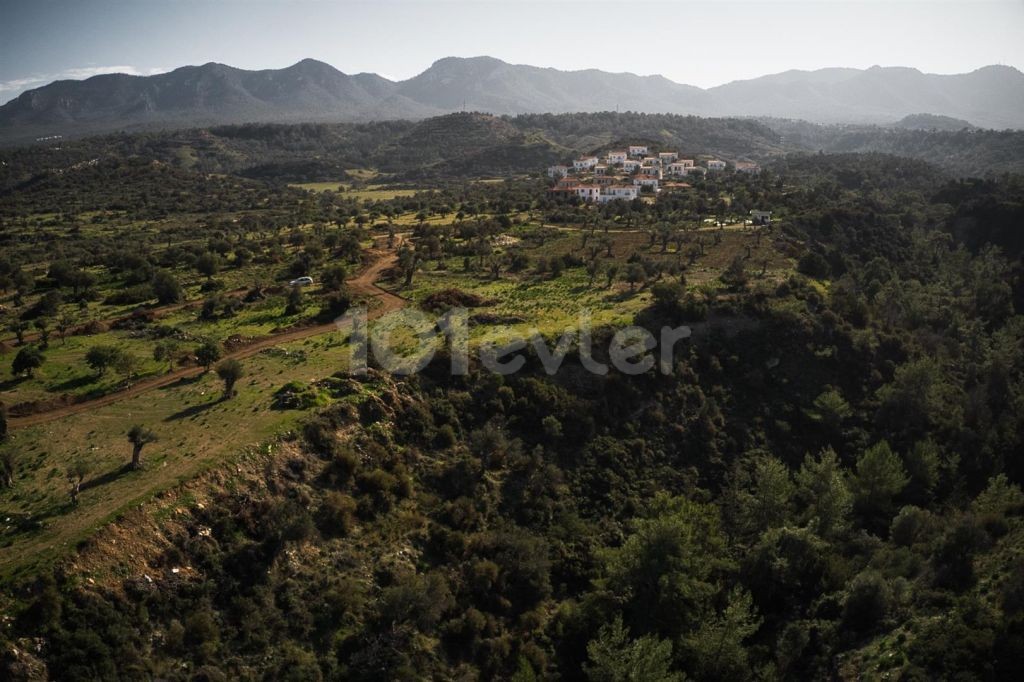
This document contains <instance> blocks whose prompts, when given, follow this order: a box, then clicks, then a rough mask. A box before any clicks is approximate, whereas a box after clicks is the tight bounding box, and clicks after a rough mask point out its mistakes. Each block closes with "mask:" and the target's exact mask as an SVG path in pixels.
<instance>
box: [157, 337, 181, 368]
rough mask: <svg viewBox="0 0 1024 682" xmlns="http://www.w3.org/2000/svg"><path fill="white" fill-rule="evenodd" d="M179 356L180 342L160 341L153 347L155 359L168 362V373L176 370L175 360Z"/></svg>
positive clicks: (172, 340) (171, 340)
mask: <svg viewBox="0 0 1024 682" xmlns="http://www.w3.org/2000/svg"><path fill="white" fill-rule="evenodd" d="M177 355H178V342H177V341H175V340H174V339H169V338H168V339H160V340H159V341H157V342H156V345H155V346H154V347H153V359H154V360H156V361H157V362H166V363H167V371H168V372H170V371H171V370H172V369H174V358H176V357H177Z"/></svg>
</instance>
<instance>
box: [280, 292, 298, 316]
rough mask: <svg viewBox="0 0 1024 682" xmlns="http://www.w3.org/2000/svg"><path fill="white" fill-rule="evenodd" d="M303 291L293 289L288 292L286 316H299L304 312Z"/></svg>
mask: <svg viewBox="0 0 1024 682" xmlns="http://www.w3.org/2000/svg"><path fill="white" fill-rule="evenodd" d="M302 305H303V304H302V290H301V289H300V288H299V287H292V288H291V289H290V290H289V291H288V302H287V303H286V304H285V306H284V314H285V315H297V314H298V313H301V312H302Z"/></svg>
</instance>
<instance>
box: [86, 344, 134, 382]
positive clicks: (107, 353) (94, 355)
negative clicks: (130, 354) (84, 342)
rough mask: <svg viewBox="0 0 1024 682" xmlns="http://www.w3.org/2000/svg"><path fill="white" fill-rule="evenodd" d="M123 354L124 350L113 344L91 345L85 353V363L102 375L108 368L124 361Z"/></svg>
mask: <svg viewBox="0 0 1024 682" xmlns="http://www.w3.org/2000/svg"><path fill="white" fill-rule="evenodd" d="M124 355H125V353H124V351H122V350H121V349H120V348H116V347H114V346H93V347H92V348H90V349H89V350H88V351H86V353H85V364H87V365H89V367H91V368H92V370H93V371H94V372H96V374H98V375H99V376H103V375H104V374H106V373H107V370H108V369H109V368H111V367H117V366H119V365H121V364H122V363H125V362H126V361H125V359H124Z"/></svg>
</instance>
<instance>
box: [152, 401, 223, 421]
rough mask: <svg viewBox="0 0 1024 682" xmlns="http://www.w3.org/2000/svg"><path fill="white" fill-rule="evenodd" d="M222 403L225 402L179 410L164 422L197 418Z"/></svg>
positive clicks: (212, 402)
mask: <svg viewBox="0 0 1024 682" xmlns="http://www.w3.org/2000/svg"><path fill="white" fill-rule="evenodd" d="M221 402H223V400H211V401H209V402H205V403H199V404H198V405H190V406H189V407H186V408H185V409H183V410H178V411H177V412H175V413H174V414H172V415H169V416H167V417H165V418H164V421H165V422H174V421H179V420H181V419H188V418H189V417H195V416H196V415H199V414H202V413H203V412H206V411H207V410H208V409H210V408H211V407H213V406H214V405H218V404H220V403H221Z"/></svg>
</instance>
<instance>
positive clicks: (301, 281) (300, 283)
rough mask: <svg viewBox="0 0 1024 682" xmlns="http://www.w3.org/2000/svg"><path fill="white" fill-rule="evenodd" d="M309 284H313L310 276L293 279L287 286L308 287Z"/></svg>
mask: <svg viewBox="0 0 1024 682" xmlns="http://www.w3.org/2000/svg"><path fill="white" fill-rule="evenodd" d="M311 284H313V278H312V277H299V278H298V279H293V280H292V281H290V282H288V286H290V287H308V286H310V285H311Z"/></svg>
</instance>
